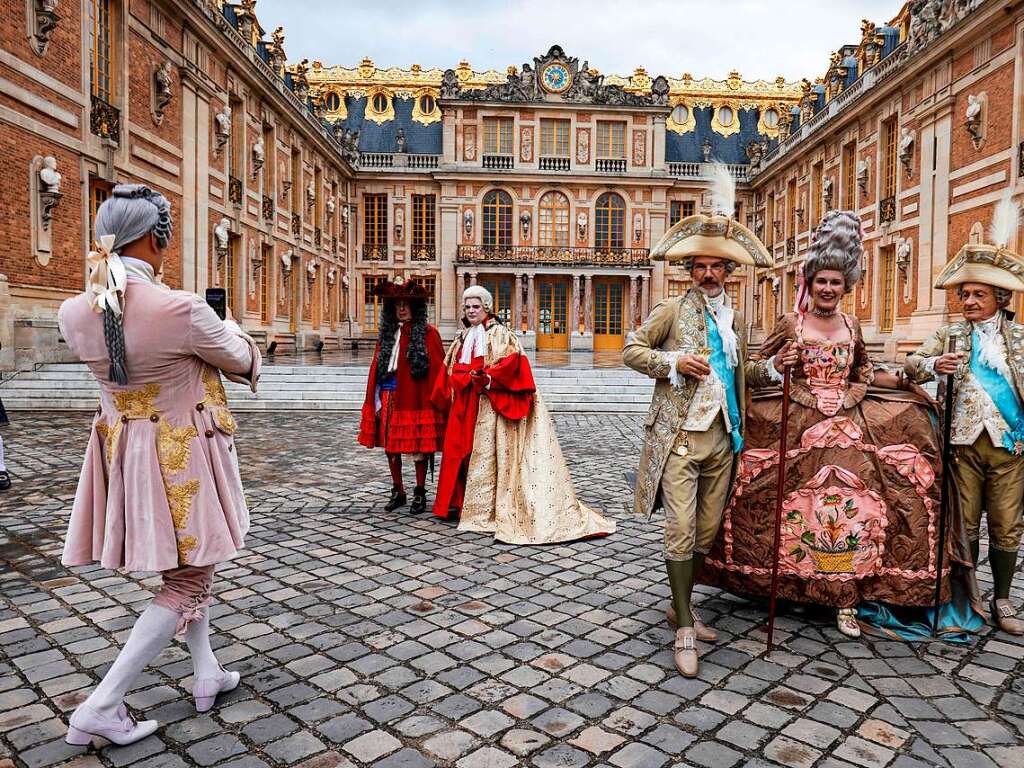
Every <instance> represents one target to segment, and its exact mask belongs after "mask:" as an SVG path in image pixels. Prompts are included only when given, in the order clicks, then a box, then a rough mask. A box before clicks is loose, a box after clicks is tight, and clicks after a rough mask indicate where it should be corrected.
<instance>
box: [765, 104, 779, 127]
mask: <svg viewBox="0 0 1024 768" xmlns="http://www.w3.org/2000/svg"><path fill="white" fill-rule="evenodd" d="M764 124H765V125H767V126H768V127H769V128H778V127H779V113H778V110H775V109H771V108H769V109H766V110H765V111H764Z"/></svg>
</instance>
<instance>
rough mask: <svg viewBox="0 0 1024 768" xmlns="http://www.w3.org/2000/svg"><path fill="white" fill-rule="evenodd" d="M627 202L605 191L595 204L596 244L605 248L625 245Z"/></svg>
mask: <svg viewBox="0 0 1024 768" xmlns="http://www.w3.org/2000/svg"><path fill="white" fill-rule="evenodd" d="M625 226H626V203H625V202H624V201H623V199H622V198H621V197H620V196H619V195H617V194H615V193H614V192H605V193H604V194H603V195H601V196H600V197H599V198H597V205H596V206H594V246H595V247H597V248H602V249H604V250H610V249H613V248H624V247H625V234H624V233H625Z"/></svg>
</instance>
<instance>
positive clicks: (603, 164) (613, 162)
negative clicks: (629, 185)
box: [594, 157, 626, 173]
mask: <svg viewBox="0 0 1024 768" xmlns="http://www.w3.org/2000/svg"><path fill="white" fill-rule="evenodd" d="M594 170H595V171H597V172H598V173H625V172H626V158H624V157H620V158H601V157H599V158H598V159H597V160H595V161H594Z"/></svg>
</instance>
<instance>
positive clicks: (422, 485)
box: [359, 278, 444, 514]
mask: <svg viewBox="0 0 1024 768" xmlns="http://www.w3.org/2000/svg"><path fill="white" fill-rule="evenodd" d="M375 293H376V295H378V296H380V297H381V298H382V299H383V300H384V309H383V312H382V314H381V320H380V330H379V333H378V336H377V347H376V349H375V350H374V353H373V362H372V363H371V364H370V375H369V378H368V380H367V382H366V399H365V400H364V401H363V411H362V418H361V420H360V423H359V442H360V443H361V444H362V445H365V446H366V447H367V448H383V449H384V452H385V453H386V454H387V457H388V468H389V469H390V470H391V482H392V487H391V498H390V499H389V500H388V503H387V504H386V505H385V506H384V509H386V510H387V511H388V512H392V511H394V510H396V509H398V508H399V507H402V506H405V503H406V500H407V496H406V493H405V486H404V484H403V482H402V454H412V456H413V462H414V463H415V465H416V487H415V488H414V489H413V492H412V504H411V505H410V506H409V511H410V512H411V513H412V514H419V513H421V512H423V511H425V510H426V508H427V490H426V481H427V463H428V461H429V460H430V458H431V457H432V456H433V454H434V452H435V451H439V450H441V444H442V441H443V439H444V413H443V412H441V411H439V410H437V409H436V408H435V407H434V406H433V405H432V404H431V402H430V393H431V388H432V387H433V384H434V381H435V380H436V379H437V377H438V376H439V375H440V373H441V370H442V367H443V363H444V346H443V344H442V343H441V335H440V334H439V333H438V332H437V329H436V328H435V327H434V326H432V325H430V324H429V323H428V322H427V298H428V294H427V292H426V291H425V290H424V289H423V288H422V287H421V286H420V285H419V284H418V283H417V282H415V281H409V282H404V281H403V280H402V279H401V278H397V279H396V280H395V281H394V282H386V283H383V284H382V285H379V286H377V288H376V289H375Z"/></svg>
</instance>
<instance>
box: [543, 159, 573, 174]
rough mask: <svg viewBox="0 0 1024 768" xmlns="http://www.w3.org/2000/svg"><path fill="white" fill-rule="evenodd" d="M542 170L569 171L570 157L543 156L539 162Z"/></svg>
mask: <svg viewBox="0 0 1024 768" xmlns="http://www.w3.org/2000/svg"><path fill="white" fill-rule="evenodd" d="M538 165H539V167H540V170H542V171H568V170H569V158H568V157H542V158H541V159H540V161H539V162H538Z"/></svg>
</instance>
